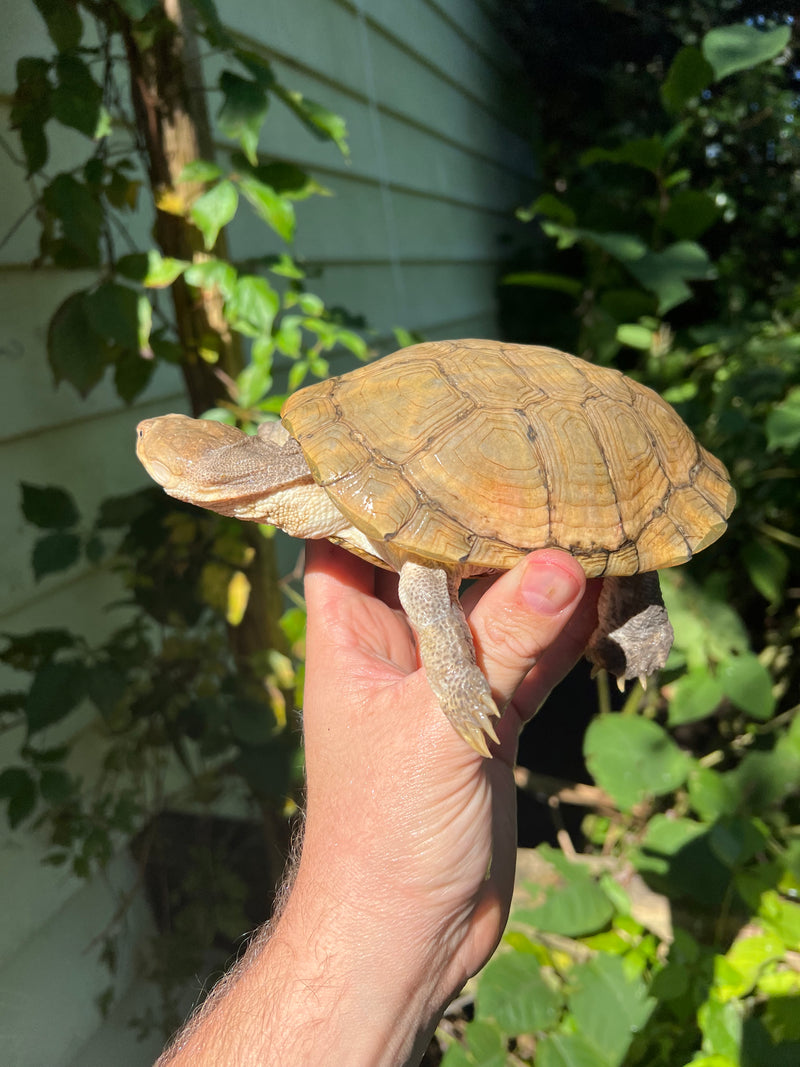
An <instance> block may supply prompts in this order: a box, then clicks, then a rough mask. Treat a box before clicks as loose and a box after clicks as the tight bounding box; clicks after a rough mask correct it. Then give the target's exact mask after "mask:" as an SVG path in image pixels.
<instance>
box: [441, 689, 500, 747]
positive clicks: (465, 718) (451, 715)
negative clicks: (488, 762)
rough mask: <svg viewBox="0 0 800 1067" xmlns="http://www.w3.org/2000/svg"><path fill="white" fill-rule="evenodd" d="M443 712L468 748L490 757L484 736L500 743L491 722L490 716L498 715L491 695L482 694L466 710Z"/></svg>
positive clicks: (495, 716)
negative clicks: (478, 701) (478, 702)
mask: <svg viewBox="0 0 800 1067" xmlns="http://www.w3.org/2000/svg"><path fill="white" fill-rule="evenodd" d="M445 714H447V718H448V719H449V720H450V724H451V725H452V727H453V729H454V730H455V731H456V733H457V734H458V736H459V737H461V738H463V739H464V741H466V742H467V744H468V745H469V747H470V748H472V749H474V750H475V752H477V753H478V754H479V755H481V756H484V757H486V758H487V759H491V758H492V754H491V752H490V751H489V746H488V744H487V742H486V738H487V737H488V738H489V739H490V740H492V741H494V743H495V744H499V743H500V739H499V738H498V736H497V731H496V730H495V728H494V723H493V722H492V718H493V717H494V718H497V717H499V715H500V712H499V711H498V709H497V705H496V704H495V702H494V701H493V700H492V699H491V697H489V696H488V695H487V696H482V697H481V699H480V704H477V705H473V706H472V707H471V708H469V709H467V710H464V709H458V711H456V710H453V711H450V712H446V713H445Z"/></svg>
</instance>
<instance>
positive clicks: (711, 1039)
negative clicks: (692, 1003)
mask: <svg viewBox="0 0 800 1067" xmlns="http://www.w3.org/2000/svg"><path fill="white" fill-rule="evenodd" d="M697 1021H698V1023H699V1024H700V1029H701V1031H702V1034H703V1052H707V1053H710V1054H711V1055H717V1056H726V1057H728V1058H729V1059H730V1060H731V1061H732V1062H733V1063H738V1062H739V1056H740V1052H741V1043H742V1008H741V1005H740V1004H737V1003H736V1001H734V1000H730V1001H728V1002H727V1003H725V1004H723V1003H722V1002H720V1001H719V1000H717V999H716V998H714V997H710V998H709V999H708V1000H707V1001H706V1002H705V1004H701V1005H700V1010H699V1011H698V1013H697Z"/></svg>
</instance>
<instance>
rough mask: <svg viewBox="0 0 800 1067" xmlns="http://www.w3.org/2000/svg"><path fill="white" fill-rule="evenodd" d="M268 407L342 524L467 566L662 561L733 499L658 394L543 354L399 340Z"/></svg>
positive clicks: (591, 569)
mask: <svg viewBox="0 0 800 1067" xmlns="http://www.w3.org/2000/svg"><path fill="white" fill-rule="evenodd" d="M281 414H282V418H283V423H284V425H285V426H286V427H287V429H288V431H289V433H290V434H291V435H292V436H293V437H294V438H296V440H297V441H298V442H299V444H300V447H301V448H302V450H303V453H304V455H305V457H306V460H307V461H308V464H309V466H310V468H311V471H312V474H313V476H314V478H315V479H316V481H317V482H318V483H319V484H320V485H322V486H323V487H324V488H325V490H326V491H327V492H328V494H329V495H330V496H331V498H332V499H333V500H334V502H335V503H336V505H337V507H338V508H339V509H340V510H341V511H342V513H343V514H344V515H345V516H346V517H347V518H348V520H349V521H350V522H352V524H353V525H354V526H356V527H357V528H358V529H360V530H361V531H362V532H363V533H365V534H366V535H367V536H368V537H369V538H371V539H372V540H375V541H391V542H392V545H393V547H394V548H395V549H397V550H400V552H402V553H408V554H410V555H412V556H417V557H422V558H424V559H432V560H437V561H440V562H444V563H449V564H452V565H461V566H462V567H463V568H464V570H466V571H468V572H472V573H475V572H479V571H482V570H487V571H488V570H495V569H506V568H509V567H512V566H513V565H514V563H516V561H517V560H518V559H519V558H520V557H521V556H522V555H524V554H525V553H527V552H529V551H531V550H532V549H535V548H542V547H556V548H563V549H566V550H567V551H569V552H571V553H573V554H574V555H575V556H576V557H577V558H578V559H579V560H580V562H581V564H582V565H583V568H584V570H585V571H586V573H587V575H589V576H590V577H594V576H598V575H604V574H609V575H611V574H616V575H624V574H635V573H637V572H639V571H650V570H656V569H658V568H661V567H672V566H675V565H676V564H679V563H683V562H685V561H686V560H687V559H689V558H690V557H691V556H692V554H693V553H694V552H697V551H699V550H700V549H702V548H705V547H706V546H707V545H709V544H711V543H712V542H713V541H715V540H716V539H717V538H718V537H719V536H720V535H721V534H722V533H723V531H724V530H725V527H726V521H725V520H726V519H727V517H728V515H729V514H730V512H731V510H732V508H733V504H734V501H735V494H734V492H733V490H732V488H731V486H730V484H729V481H728V474H727V471H726V470H725V467H724V466H723V464H722V463H720V462H719V460H717V459H715V457H714V456H712V455H711V454H710V453H709V452H707V451H706V450H705V449H704V448H703V447H702V446H701V445H700V443H699V442H698V441H697V439H696V438H695V437H694V435H693V434H692V433H691V432H690V430H689V429H688V428H687V426H686V425H685V424H684V422H683V421H682V420H681V418H680V417H679V416H678V414H677V413H676V412H675V411H674V410H673V409H672V408H671V407H670V406H669V404H667V403H666V401H664V400H662V399H661V398H660V397H659V396H658V395H657V394H656V393H654V392H653V391H652V390H651V389H648V388H646V387H645V386H643V385H640V384H639V383H638V382H635V381H633V380H632V379H630V378H627V377H626V376H625V375H623V374H621V373H620V372H619V371H616V370H612V369H609V368H607V367H599V366H596V365H594V364H592V363H587V362H585V361H584V360H581V359H577V358H576V357H575V356H570V355H567V354H566V353H564V352H559V351H556V350H555V349H552V348H540V347H533V346H527V345H515V344H505V343H501V342H497V341H477V340H464V341H437V342H430V343H425V344H419V345H413V346H412V347H410V348H404V349H401V350H400V351H399V352H396V353H394V354H393V355H391V356H386V357H385V358H384V359H381V360H378V361H377V362H375V363H371V364H368V365H365V366H363V367H360V368H358V369H357V370H354V371H351V372H350V373H349V374H343V375H341V376H340V377H336V378H331V379H329V380H328V381H324V382H320V383H318V384H315V385H311V386H309V387H307V388H305V389H302V390H300V391H299V392H297V393H295V394H294V395H293V396H291V397H290V398H289V399H288V400H287V401H286V404H285V405H284V408H283V411H282V413H281Z"/></svg>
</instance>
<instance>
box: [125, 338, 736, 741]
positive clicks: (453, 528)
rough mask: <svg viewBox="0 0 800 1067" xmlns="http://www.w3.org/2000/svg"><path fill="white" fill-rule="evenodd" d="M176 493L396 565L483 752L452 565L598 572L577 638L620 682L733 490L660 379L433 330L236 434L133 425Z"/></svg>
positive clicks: (433, 665) (174, 421)
mask: <svg viewBox="0 0 800 1067" xmlns="http://www.w3.org/2000/svg"><path fill="white" fill-rule="evenodd" d="M137 438H138V440H137V453H138V456H139V459H140V460H141V462H142V463H143V464H144V466H145V468H146V469H147V471H148V472H149V474H150V475H151V476H152V477H153V478H154V479H155V481H156V482H158V483H159V484H160V485H161V486H163V488H164V489H165V490H166V492H167V493H169V494H170V495H171V496H174V497H176V498H178V499H179V500H184V501H189V502H191V503H194V504H199V505H202V506H203V507H206V508H210V509H212V510H214V511H217V512H221V513H222V514H223V515H232V516H236V517H237V518H240V519H249V520H252V521H254V522H261V523H270V524H272V525H274V526H277V527H280V528H281V529H283V530H284V531H286V532H287V533H288V534H290V535H292V536H295V537H300V538H328V539H329V540H331V541H333V542H336V543H338V544H341V545H343V546H345V547H346V548H347V549H349V550H350V551H351V552H354V553H355V554H357V555H358V556H361V557H363V558H365V559H367V560H369V561H370V562H372V563H374V564H377V565H378V566H380V567H385V568H389V569H392V570H395V571H397V572H398V574H399V587H398V588H399V598H400V603H401V604H402V606H403V609H404V611H405V613H406V615H407V616H408V619H409V621H410V623H411V626H412V628H413V630H414V632H415V635H416V641H417V648H418V653H419V657H420V660H421V662H422V664H423V665H424V667H425V669H426V674H427V679H428V682H429V684H430V687H431V689H432V690H433V693H434V695H435V696H436V698H437V699H438V702H439V704H440V706H441V708H442V711H443V712H444V714H445V715H446V716H447V717H448V718H449V720H450V722H451V723H452V725H453V726H454V728H455V729H456V731H457V732H458V733H459V734H460V735H461V737H463V738H464V740H465V741H466V742H467V743H468V744H469V745H471V746H472V747H473V748H474V749H475V750H476V751H478V752H480V753H481V754H482V755H484V756H488V755H490V749H489V747H488V744H487V737H488V738H491V739H492V740H496V733H495V730H494V727H493V724H492V719H493V717H495V716H498V715H499V714H500V712H499V710H498V708H497V706H496V705H495V702H494V700H493V699H492V694H491V691H490V687H489V684H488V682H487V680H486V678H485V677H484V675H483V674H482V673H481V671H480V669H479V667H478V665H477V663H476V656H475V649H474V645H473V640H472V636H471V633H470V630H469V625H468V623H467V621H466V618H465V615H464V612H463V610H462V608H461V604H460V601H459V587H460V583H461V581H462V579H466V578H471V577H474V576H476V575H486V574H493V573H497V572H500V571H503V570H507V569H509V568H511V567H513V566H514V564H515V563H517V561H518V560H520V559H521V558H522V557H523V556H524V555H525V554H526V553H528V552H530V551H532V550H533V549H537V548H544V547H555V548H560V549H565V550H566V551H567V552H570V553H571V554H572V555H573V556H574V557H575V558H576V559H577V560H578V561H579V562H580V564H581V566H582V567H583V569H584V571H585V572H586V575H587V577H589V578H597V577H602V578H604V579H605V581H604V585H603V589H602V592H601V595H600V599H599V604H598V625H597V629H596V630H595V632H594V634H593V635H592V637H591V639H590V641H589V645H588V647H587V649H586V655H587V657H588V658H589V659H590V660H591V661H592V663H593V664H594V666H595V668H600V667H605V668H607V669H609V670H610V671H611V672H612V673H614V674H615V675H616V676H617V678H618V679H619V680H620V683H621V686H622V685H624V682H625V680H627V679H629V678H636V677H640V678H642V679H646V677H647V676H649V675H650V674H652V673H654V672H655V671H657V670H659V669H660V668H661V667H662V666H663V665H664V663H665V661H666V658H667V655H668V653H669V650H670V647H671V645H672V640H673V632H672V629H671V626H670V624H669V620H668V618H667V614H666V609H665V608H664V605H663V600H662V598H661V595H660V590H659V584H658V575H657V573H656V572H657V570H658V569H660V568H666V567H674V566H676V565H678V564H681V563H684V562H685V561H686V560H688V559H690V557H691V556H692V555H693V554H694V553H695V552H699V551H700V550H701V549H703V548H706V547H707V546H708V545H710V544H712V542H714V541H716V540H717V538H718V537H720V536H721V535H722V533H723V532H724V531H725V529H726V525H727V522H726V520H727V519H728V517H729V515H730V513H731V511H732V509H733V506H734V503H735V493H734V490H733V489H732V487H731V484H730V481H729V477H728V472H727V471H726V469H725V467H724V465H723V464H722V463H721V462H720V461H719V460H718V459H716V458H715V457H714V456H713V455H711V453H709V452H708V451H707V450H706V449H705V448H704V447H703V446H702V445H701V444H700V442H699V441H698V440H697V439H696V438H695V436H694V435H693V434H692V432H691V431H690V430H689V429H688V427H687V426H686V425H685V423H684V422H683V421H682V419H681V418H680V417H679V415H678V414H677V412H676V411H675V410H674V409H673V408H672V407H671V406H670V405H669V404H668V403H667V402H666V401H665V400H663V399H662V398H661V397H659V396H658V394H657V393H655V392H653V391H652V390H651V389H649V388H647V387H646V386H644V385H642V384H641V383H639V382H637V381H635V380H633V379H631V378H629V377H627V376H626V375H624V374H622V373H621V372H619V371H618V370H616V369H613V368H610V367H605V366H600V365H597V364H594V363H590V362H587V361H585V360H583V359H580V358H578V357H576V356H572V355H569V354H568V353H565V352H561V351H558V350H557V349H554V348H547V347H541V346H534V345H521V344H512V343H505V342H501V341H491V340H477V339H466V340H450V341H429V342H423V343H421V344H415V345H412V346H410V347H407V348H402V349H400V350H399V351H397V352H394V353H393V354H391V355H387V356H385V357H383V358H382V359H378V360H375V361H373V362H371V363H368V364H365V365H363V366H359V367H358V368H357V369H355V370H352V371H349V372H348V373H346V374H342V375H338V376H336V377H332V378H329V379H327V380H326V381H321V382H317V383H314V384H312V385H309V386H306V387H305V388H303V389H300V390H299V391H297V392H295V393H294V394H292V395H291V396H289V398H288V399H287V400H286V402H285V404H284V405H283V408H282V410H281V418H280V421H272V422H265V423H263V424H262V425H261V426H259V428H258V431H257V432H256V433H255V434H252V435H248V434H245V433H244V432H243V431H241V430H239V429H237V428H236V427H234V426H231V425H228V424H226V423H222V422H217V421H212V420H208V419H205V420H204V419H191V418H189V417H187V416H185V415H180V414H171V415H164V416H160V417H157V418H152V419H145V420H144V421H143V422H141V423H140V424H139V425H138V427H137Z"/></svg>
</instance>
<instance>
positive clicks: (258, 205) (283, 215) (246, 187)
mask: <svg viewBox="0 0 800 1067" xmlns="http://www.w3.org/2000/svg"><path fill="white" fill-rule="evenodd" d="M239 187H240V188H241V190H242V192H243V193H244V195H245V197H246V198H247V199H248V200H249V201H250V203H251V204H252V205H253V207H254V208H255V210H256V212H257V214H258V215H259V217H260V218H262V219H263V220H264V222H266V223H267V225H268V226H270V227H272V229H273V230H274V231H275V232H276V233H277V234H278V236H279V237H282V238H283V240H284V241H287V242H290V241H292V239H293V238H294V225H295V215H294V207H293V205H292V202H291V201H290V200H287V198H286V197H285V196H280V195H279V194H278V193H276V192H275V190H274V189H273V188H271V186H269V185H265V184H264V183H263V182H261V181H258V179H256V178H252V177H244V178H241V179H240V180H239Z"/></svg>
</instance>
